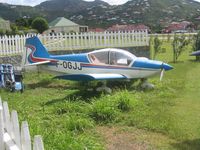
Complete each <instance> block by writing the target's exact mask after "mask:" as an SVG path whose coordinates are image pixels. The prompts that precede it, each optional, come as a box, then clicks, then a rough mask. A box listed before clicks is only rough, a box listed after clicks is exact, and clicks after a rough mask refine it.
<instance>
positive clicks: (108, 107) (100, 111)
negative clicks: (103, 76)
mask: <svg viewBox="0 0 200 150" xmlns="http://www.w3.org/2000/svg"><path fill="white" fill-rule="evenodd" d="M89 115H90V117H91V118H93V119H94V120H95V121H96V122H97V123H101V122H102V123H109V122H112V121H113V120H115V118H116V116H117V110H116V107H115V103H113V102H112V101H111V99H110V98H109V97H108V96H107V97H103V100H100V101H95V102H94V103H93V105H92V108H91V110H90V112H89Z"/></svg>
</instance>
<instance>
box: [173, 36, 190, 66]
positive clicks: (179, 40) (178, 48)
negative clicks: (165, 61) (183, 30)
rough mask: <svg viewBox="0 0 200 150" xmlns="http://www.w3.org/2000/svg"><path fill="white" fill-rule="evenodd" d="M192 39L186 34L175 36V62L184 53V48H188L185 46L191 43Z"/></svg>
mask: <svg viewBox="0 0 200 150" xmlns="http://www.w3.org/2000/svg"><path fill="white" fill-rule="evenodd" d="M189 43H190V40H189V39H186V37H185V36H184V35H182V36H177V35H175V36H174V40H173V42H172V46H173V55H174V57H173V61H174V63H176V62H177V60H178V57H179V56H180V55H181V54H182V53H183V51H184V50H186V49H185V48H186V47H187V46H188V45H189Z"/></svg>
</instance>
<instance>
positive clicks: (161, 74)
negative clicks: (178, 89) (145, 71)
mask: <svg viewBox="0 0 200 150" xmlns="http://www.w3.org/2000/svg"><path fill="white" fill-rule="evenodd" d="M164 72H165V69H164V68H162V70H161V72H160V81H162V79H163V76H164Z"/></svg>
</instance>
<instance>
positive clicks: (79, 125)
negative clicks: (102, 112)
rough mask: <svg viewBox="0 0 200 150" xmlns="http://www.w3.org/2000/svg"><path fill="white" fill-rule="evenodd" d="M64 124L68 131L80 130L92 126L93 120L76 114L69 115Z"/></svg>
mask: <svg viewBox="0 0 200 150" xmlns="http://www.w3.org/2000/svg"><path fill="white" fill-rule="evenodd" d="M66 126H67V128H68V130H70V131H79V132H82V131H84V130H85V129H88V128H92V127H93V126H94V124H93V122H92V121H91V120H90V119H88V118H83V117H79V116H77V115H72V116H69V117H68V119H67V122H66Z"/></svg>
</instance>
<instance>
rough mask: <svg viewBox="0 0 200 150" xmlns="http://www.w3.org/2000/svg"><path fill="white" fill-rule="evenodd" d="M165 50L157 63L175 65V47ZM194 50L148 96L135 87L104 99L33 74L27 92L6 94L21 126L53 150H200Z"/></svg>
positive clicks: (199, 86) (72, 84)
mask: <svg viewBox="0 0 200 150" xmlns="http://www.w3.org/2000/svg"><path fill="white" fill-rule="evenodd" d="M164 47H165V48H166V52H165V53H161V54H159V55H158V56H157V59H159V60H164V61H166V62H169V63H170V62H172V55H171V53H172V50H171V47H170V44H167V43H165V45H164ZM190 49H191V47H188V49H187V51H185V52H184V54H183V55H182V56H181V57H180V59H179V62H178V63H177V64H173V63H170V64H171V65H172V66H174V69H173V70H172V71H169V72H166V73H165V76H164V79H163V81H162V82H160V81H159V77H155V78H152V79H150V80H149V81H150V82H152V83H153V84H155V89H154V90H147V91H142V90H140V89H138V88H136V87H135V86H136V84H137V83H135V84H133V85H132V86H128V85H127V87H126V88H123V86H120V87H121V88H116V87H115V88H114V92H113V93H112V94H111V95H104V94H101V93H94V92H85V91H84V90H83V86H81V85H80V84H78V83H75V82H69V81H63V80H55V79H52V77H53V76H52V75H49V74H47V73H41V74H37V73H28V74H25V86H26V89H25V92H24V93H22V94H20V93H17V92H16V93H10V92H7V91H5V90H1V91H0V92H1V97H2V99H3V100H6V101H8V103H9V107H10V109H15V110H17V111H18V113H19V117H20V121H23V120H27V121H28V123H29V126H30V131H31V135H32V136H33V135H36V134H40V135H42V137H43V139H44V144H45V149H47V150H66V149H69V150H70V149H71V150H83V149H88V150H101V149H106V148H108V147H109V145H112V144H113V143H112V142H115V144H116V148H117V146H118V147H120V144H121V145H122V146H123V144H126V145H127V144H132V145H134V146H136V147H139V148H140V146H141V147H142V148H143V149H162V150H163V149H166V150H171V149H174V150H176V149H177V150H198V149H200V113H199V108H200V101H199V100H200V99H199V98H200V92H199V89H200V80H199V73H200V63H198V62H195V61H194V58H192V57H191V58H190V57H189V56H188V54H189V51H190ZM115 84H116V83H115ZM108 135H109V136H108ZM111 135H112V136H111ZM120 137H123V138H124V139H120ZM133 137H134V138H133ZM109 139H113V140H109ZM108 141H109V142H108ZM123 142H125V143H123ZM117 144H118V145H117ZM139 148H138V149H139ZM142 148H141V149H142ZM127 150H128V148H127Z"/></svg>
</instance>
